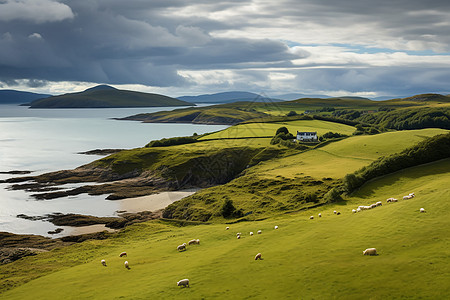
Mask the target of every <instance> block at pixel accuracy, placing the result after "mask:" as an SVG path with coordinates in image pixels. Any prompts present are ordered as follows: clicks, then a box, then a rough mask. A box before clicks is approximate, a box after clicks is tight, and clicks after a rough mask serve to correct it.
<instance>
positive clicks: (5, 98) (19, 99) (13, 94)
mask: <svg viewBox="0 0 450 300" xmlns="http://www.w3.org/2000/svg"><path fill="white" fill-rule="evenodd" d="M50 96H51V95H47V94H36V93H30V92H22V91H16V90H0V104H27V103H30V102H31V101H34V100H37V99H41V98H47V97H50Z"/></svg>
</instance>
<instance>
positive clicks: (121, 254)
mask: <svg viewBox="0 0 450 300" xmlns="http://www.w3.org/2000/svg"><path fill="white" fill-rule="evenodd" d="M122 256H127V257H128V255H127V253H126V252H122V253H120V254H119V257H122Z"/></svg>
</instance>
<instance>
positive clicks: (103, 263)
mask: <svg viewBox="0 0 450 300" xmlns="http://www.w3.org/2000/svg"><path fill="white" fill-rule="evenodd" d="M101 263H102V265H103V266H104V267H106V260H104V259H102V260H101Z"/></svg>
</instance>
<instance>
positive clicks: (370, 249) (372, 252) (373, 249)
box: [363, 248, 377, 255]
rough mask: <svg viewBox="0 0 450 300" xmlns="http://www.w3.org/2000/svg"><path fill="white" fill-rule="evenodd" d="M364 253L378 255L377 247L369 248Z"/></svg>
mask: <svg viewBox="0 0 450 300" xmlns="http://www.w3.org/2000/svg"><path fill="white" fill-rule="evenodd" d="M363 255H377V249H375V248H367V249H366V250H364V251H363Z"/></svg>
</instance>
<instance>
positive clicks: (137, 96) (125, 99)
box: [30, 86, 193, 108]
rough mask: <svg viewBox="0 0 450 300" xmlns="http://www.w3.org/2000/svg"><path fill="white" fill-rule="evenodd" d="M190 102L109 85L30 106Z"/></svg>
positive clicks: (140, 104) (114, 105)
mask: <svg viewBox="0 0 450 300" xmlns="http://www.w3.org/2000/svg"><path fill="white" fill-rule="evenodd" d="M190 105H193V104H192V103H189V102H185V101H181V100H178V99H175V98H171V97H168V96H164V95H159V94H151V93H142V92H134V91H127V90H118V89H115V88H112V87H109V86H100V87H94V88H91V89H87V90H86V91H84V92H80V93H70V94H64V95H59V96H52V97H48V98H44V99H39V100H35V101H33V102H31V106H30V107H31V108H107V107H159V106H190Z"/></svg>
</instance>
